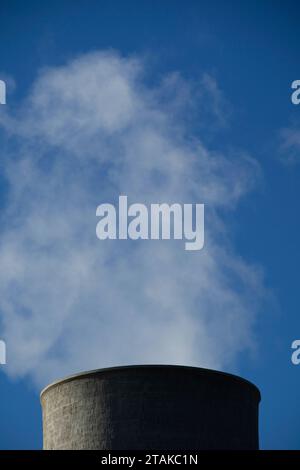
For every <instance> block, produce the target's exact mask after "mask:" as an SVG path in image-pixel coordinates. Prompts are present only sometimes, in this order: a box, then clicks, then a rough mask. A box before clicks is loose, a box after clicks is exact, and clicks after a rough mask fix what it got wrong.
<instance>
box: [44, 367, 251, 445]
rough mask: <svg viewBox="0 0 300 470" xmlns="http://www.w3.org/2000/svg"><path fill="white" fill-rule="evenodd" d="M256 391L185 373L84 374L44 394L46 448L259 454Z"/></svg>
mask: <svg viewBox="0 0 300 470" xmlns="http://www.w3.org/2000/svg"><path fill="white" fill-rule="evenodd" d="M259 402H260V392H259V390H258V389H257V388H256V387H255V386H254V385H253V384H252V383H250V382H248V381H247V380H244V379H242V378H240V377H237V376H234V375H231V374H226V373H222V372H216V371H213V370H209V369H201V368H197V367H185V366H167V365H145V366H143V365H140V366H125V367H113V368H108V369H99V370H95V371H90V372H84V373H81V374H78V375H73V376H71V377H67V378H65V379H63V380H59V381H57V382H54V383H52V384H51V385H49V386H48V387H46V388H45V389H44V390H43V391H42V393H41V403H42V408H43V433H44V449H97V450H139V449H142V450H164V449H165V450H166V449H167V450H204V449H207V450H209V449H258V405H259Z"/></svg>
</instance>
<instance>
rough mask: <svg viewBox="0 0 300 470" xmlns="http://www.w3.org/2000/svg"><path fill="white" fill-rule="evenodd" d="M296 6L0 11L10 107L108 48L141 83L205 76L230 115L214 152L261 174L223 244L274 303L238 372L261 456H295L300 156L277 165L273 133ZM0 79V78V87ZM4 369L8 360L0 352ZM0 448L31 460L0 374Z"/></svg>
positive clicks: (14, 396)
mask: <svg viewBox="0 0 300 470" xmlns="http://www.w3.org/2000/svg"><path fill="white" fill-rule="evenodd" d="M299 13H300V5H299V2H297V1H285V2H283V1H275V0H272V1H271V0H270V1H267V0H261V1H254V0H251V1H250V0H249V1H246V0H240V1H232V0H226V1H216V0H209V1H201V0H199V1H192V0H187V1H184V2H183V1H175V0H173V1H170V0H164V1H141V0H139V1H132V0H126V1H123V0H120V1H117V0H112V1H102V0H98V1H94V0H89V1H83V0H77V1H76V0H73V1H68V0H62V1H61V0H60V1H57V0H52V1H51V2H50V1H49V2H38V1H32V0H28V1H26V2H23V1H16V0H9V1H6V0H2V1H1V4H0V72H2V73H4V74H6V75H8V76H11V77H13V78H14V79H15V81H16V83H17V87H16V90H15V93H14V94H13V95H12V96H11V98H10V100H11V101H10V103H11V105H13V104H17V103H18V101H19V100H20V99H22V97H23V96H24V95H25V94H26V92H27V91H28V88H29V87H30V85H31V83H32V81H33V80H34V78H35V77H36V73H37V70H38V69H39V68H40V67H41V66H43V65H59V64H63V63H65V61H66V60H67V59H68V58H70V57H73V56H74V55H76V54H79V53H84V52H88V51H90V50H97V49H107V48H114V49H117V50H119V51H120V52H121V53H122V54H125V55H127V54H132V53H138V54H142V55H149V57H150V58H151V61H152V63H153V67H152V69H151V74H150V76H149V80H153V81H155V80H158V78H159V77H160V76H161V75H163V74H165V73H167V72H169V71H173V70H178V71H180V72H181V73H182V75H183V76H184V77H186V78H191V79H194V80H196V79H197V77H200V76H201V74H202V73H203V72H205V71H206V72H209V73H211V74H213V75H214V76H215V77H216V79H217V81H218V83H219V86H220V88H221V89H222V91H223V93H224V96H225V97H226V100H228V102H229V103H230V106H231V122H230V125H229V126H226V128H224V129H223V130H222V131H221V132H220V133H219V134H218V138H217V139H216V138H215V137H214V136H213V135H209V133H208V135H207V143H208V145H210V144H211V142H212V140H213V139H214V140H213V147H214V148H215V149H218V148H219V149H224V148H227V149H229V148H230V147H231V146H233V147H234V148H242V149H247V151H248V152H249V153H250V154H252V155H253V156H254V157H255V158H256V159H257V160H258V161H259V162H260V165H261V167H262V171H263V183H262V184H261V187H260V188H259V189H258V190H257V191H255V193H253V194H252V195H251V197H248V198H246V199H245V200H244V201H242V203H241V204H240V206H239V208H238V210H237V212H235V214H234V220H233V221H232V223H233V225H234V232H233V235H232V236H233V237H234V243H235V246H236V249H237V251H238V253H239V254H240V255H241V256H243V258H245V259H246V260H248V261H249V262H255V263H259V264H261V265H262V266H263V268H264V270H265V274H266V285H267V287H268V288H269V289H270V291H271V292H272V295H273V296H274V300H273V301H272V302H271V303H269V304H268V307H266V308H267V309H268V311H266V312H265V315H262V316H261V318H260V319H259V320H258V324H257V327H256V334H257V339H258V344H259V349H258V355H257V357H255V358H249V357H248V356H247V357H246V356H245V357H243V356H242V357H240V363H239V372H240V374H241V375H243V376H245V377H246V378H248V379H250V380H252V381H254V383H256V384H257V385H258V386H259V388H260V390H261V393H262V403H261V415H260V437H261V447H262V448H266V449H271V448H275V449H280V448H284V449H292V448H294V449H300V436H299V420H300V407H299V384H300V366H298V367H297V366H293V365H292V364H291V361H290V356H291V342H292V341H293V340H294V339H298V338H300V315H299V306H300V289H299V265H300V250H299V239H300V222H299V200H300V184H299V181H300V179H299V178H300V156H299V158H298V162H297V155H296V158H295V162H294V163H292V164H287V163H286V162H284V160H285V159H287V156H286V155H285V154H284V152H282V151H281V150H280V143H281V141H280V129H282V128H285V127H289V126H292V125H293V124H295V123H296V124H297V122H300V106H299V107H297V106H293V105H292V104H291V100H290V94H291V90H290V86H291V82H292V81H293V80H295V79H300V67H299V44H300V27H299V26H300V24H299V23H300V15H299ZM0 78H1V77H0ZM8 360H9V351H8ZM0 394H1V400H0V448H1V449H15V448H22V449H26V448H37V449H38V448H41V446H42V430H41V410H40V404H39V397H38V395H37V392H36V390H35V389H34V387H33V386H32V385H31V384H30V382H29V381H27V380H16V381H12V380H8V379H7V377H6V375H5V374H4V373H3V372H1V371H0Z"/></svg>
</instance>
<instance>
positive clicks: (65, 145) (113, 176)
mask: <svg viewBox="0 0 300 470" xmlns="http://www.w3.org/2000/svg"><path fill="white" fill-rule="evenodd" d="M143 73H144V66H143V62H142V61H141V60H138V59H137V58H135V59H131V58H122V57H120V56H119V55H118V54H116V53H113V52H100V53H93V54H88V55H84V56H81V57H79V58H78V59H76V60H73V61H72V62H70V63H68V64H67V65H65V66H64V67H57V68H50V69H45V70H43V71H41V73H40V75H39V76H38V78H37V80H36V82H35V83H34V85H33V87H32V90H31V92H30V94H29V95H28V96H27V98H26V99H25V100H24V102H23V103H22V105H21V106H20V108H19V109H18V110H17V112H16V113H14V114H13V115H12V114H11V115H8V114H4V111H3V110H1V112H2V111H3V112H2V114H1V115H0V123H1V126H2V134H3V140H4V141H5V145H4V146H3V148H4V149H5V150H3V152H2V157H1V159H2V163H1V171H2V175H1V178H2V180H3V182H4V183H5V188H6V190H5V194H3V201H2V205H3V206H4V207H3V209H2V213H1V214H2V216H1V235H0V312H1V327H2V330H1V337H2V338H4V339H5V340H6V342H7V365H6V366H5V371H6V372H7V373H8V374H10V375H11V376H29V377H31V378H32V379H33V380H34V381H35V382H36V383H37V384H38V385H39V386H40V385H43V384H45V383H47V382H49V381H51V380H52V379H54V378H57V377H60V376H63V375H65V374H70V373H73V372H77V371H80V370H85V369H93V368H99V367H105V366H112V365H120V364H130V363H177V364H187V365H196V366H204V367H214V368H221V369H222V368H225V367H227V368H231V367H233V364H234V362H235V360H236V358H237V357H238V354H239V353H240V352H242V351H244V350H246V349H248V348H251V347H252V345H253V325H254V321H255V317H256V314H257V311H258V308H259V306H258V304H257V301H256V299H258V298H259V297H260V295H261V294H262V293H263V287H262V284H261V276H260V273H259V271H258V270H257V269H256V268H255V267H252V266H249V265H247V264H246V263H245V262H244V261H243V260H242V259H241V258H240V257H239V256H238V255H237V254H235V252H234V247H233V246H232V244H231V243H230V235H231V234H230V227H228V225H227V223H226V214H227V213H228V211H229V210H231V211H232V210H234V209H235V207H236V204H237V203H238V201H239V199H240V198H241V197H242V196H243V195H244V194H245V193H246V192H247V191H249V190H250V189H251V188H252V187H253V184H255V181H256V179H257V177H258V168H257V164H256V163H255V161H254V160H252V159H251V158H249V157H244V156H242V155H241V156H240V158H239V159H234V160H232V159H230V158H228V157H226V156H225V155H221V154H216V153H213V152H211V151H209V150H208V149H207V148H205V147H204V145H203V144H202V143H201V141H200V139H199V136H195V135H193V134H192V133H191V132H189V130H188V129H186V128H185V126H184V120H183V119H182V115H181V114H180V113H181V109H182V103H181V105H180V106H174V103H173V102H172V100H171V99H170V96H174V93H172V90H170V88H171V87H173V89H175V90H176V87H178V82H177V80H183V79H182V78H179V77H178V76H177V75H176V74H175V75H173V76H172V77H171V78H169V79H168V78H166V79H165V80H164V81H163V83H162V86H161V87H156V88H151V87H150V86H149V85H148V86H146V84H145V80H144V77H143ZM207 80H208V78H206V82H207ZM166 84H167V85H168V86H166ZM210 84H211V82H210ZM206 85H207V83H206ZM214 87H216V84H215V83H214ZM180 88H181V89H182V87H180ZM168 93H170V94H169V95H168ZM184 96H185V95H184V93H183V95H182V96H181V97H180V100H181V101H182V100H184ZM186 96H187V100H188V93H187V94H186ZM213 106H216V103H213ZM215 112H216V111H215ZM6 113H7V108H6ZM176 113H177V114H176ZM120 194H125V195H127V196H128V199H129V203H133V202H140V203H144V204H150V203H157V202H167V203H173V202H179V203H187V202H193V203H204V204H205V208H206V209H205V210H206V213H205V217H206V220H205V246H204V249H203V250H201V251H199V252H187V251H185V250H184V247H183V242H182V241H150V240H149V241H142V240H141V241H124V240H121V241H117V240H116V241H115V240H106V241H99V240H98V239H97V238H96V233H95V228H96V223H97V218H96V216H95V211H96V207H97V206H98V205H99V204H101V203H103V202H112V203H116V202H117V198H118V196H119V195H120Z"/></svg>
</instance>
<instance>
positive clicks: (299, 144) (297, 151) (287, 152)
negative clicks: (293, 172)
mask: <svg viewBox="0 0 300 470" xmlns="http://www.w3.org/2000/svg"><path fill="white" fill-rule="evenodd" d="M280 137H281V145H280V151H281V160H282V162H284V163H287V164H295V163H299V162H300V127H299V126H298V127H297V126H291V127H286V128H284V129H281V131H280Z"/></svg>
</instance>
